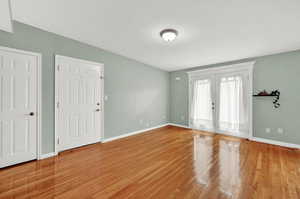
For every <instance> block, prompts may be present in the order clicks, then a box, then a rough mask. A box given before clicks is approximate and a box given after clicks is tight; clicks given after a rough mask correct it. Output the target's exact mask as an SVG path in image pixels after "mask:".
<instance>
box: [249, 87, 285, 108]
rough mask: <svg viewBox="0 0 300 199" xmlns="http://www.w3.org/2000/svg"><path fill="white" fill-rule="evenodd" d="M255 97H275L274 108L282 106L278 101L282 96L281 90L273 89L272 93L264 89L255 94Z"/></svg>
mask: <svg viewBox="0 0 300 199" xmlns="http://www.w3.org/2000/svg"><path fill="white" fill-rule="evenodd" d="M253 97H274V99H273V104H274V108H279V107H280V103H279V102H278V101H279V98H280V92H279V90H273V91H271V93H268V92H267V91H266V90H263V91H260V92H259V93H257V94H255V95H253Z"/></svg>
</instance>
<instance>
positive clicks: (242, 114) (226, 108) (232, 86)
mask: <svg viewBox="0 0 300 199" xmlns="http://www.w3.org/2000/svg"><path fill="white" fill-rule="evenodd" d="M248 82H249V81H248V78H247V75H246V74H242V73H240V74H238V73H237V74H223V75H217V76H216V91H217V92H216V98H217V99H216V100H217V101H216V103H217V107H216V108H217V111H216V130H217V131H218V132H221V133H225V134H230V135H236V136H240V137H244V136H247V135H248V131H249V130H248V129H249V118H248V111H249V102H248V93H249V91H248V89H249V86H248V85H249V84H248Z"/></svg>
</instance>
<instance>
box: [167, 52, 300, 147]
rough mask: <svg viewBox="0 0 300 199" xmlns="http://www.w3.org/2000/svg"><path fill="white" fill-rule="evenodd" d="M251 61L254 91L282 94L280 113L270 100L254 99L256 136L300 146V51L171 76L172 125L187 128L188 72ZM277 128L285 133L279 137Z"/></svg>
mask: <svg viewBox="0 0 300 199" xmlns="http://www.w3.org/2000/svg"><path fill="white" fill-rule="evenodd" d="M252 60H255V61H256V63H255V66H254V74H253V76H254V78H253V84H254V85H253V88H254V91H255V90H261V89H267V90H272V89H279V90H280V92H281V96H280V104H281V107H280V108H279V109H274V108H273V104H272V99H270V98H259V99H258V98H257V99H256V98H254V99H253V128H254V136H255V137H259V138H267V139H272V140H277V141H282V142H287V143H294V144H300V117H299V113H300V94H299V92H300V51H294V52H288V53H281V54H276V55H270V56H264V57H258V58H253V59H245V60H239V61H234V62H227V63H222V64H215V65H209V66H204V67H196V68H192V69H188V70H181V71H175V72H172V73H171V76H170V82H171V86H170V87H171V94H170V95H171V102H170V111H171V114H170V121H171V122H172V123H176V124H181V125H188V76H187V74H186V72H187V71H193V70H199V69H202V68H208V67H217V66H221V65H227V64H233V63H240V62H246V61H252ZM176 77H181V80H180V81H177V80H175V78H176ZM267 127H269V128H271V133H269V134H267V133H265V128H267ZM277 128H283V129H284V133H283V134H278V133H277Z"/></svg>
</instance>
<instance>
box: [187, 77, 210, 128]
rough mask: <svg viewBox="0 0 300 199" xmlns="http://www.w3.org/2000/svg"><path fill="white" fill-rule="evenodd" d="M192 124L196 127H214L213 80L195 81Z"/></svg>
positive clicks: (191, 115)
mask: <svg viewBox="0 0 300 199" xmlns="http://www.w3.org/2000/svg"><path fill="white" fill-rule="evenodd" d="M190 113H191V114H190V125H191V127H193V128H195V129H202V130H211V129H213V113H212V96H211V80H210V79H203V80H195V81H193V90H192V103H191V112H190Z"/></svg>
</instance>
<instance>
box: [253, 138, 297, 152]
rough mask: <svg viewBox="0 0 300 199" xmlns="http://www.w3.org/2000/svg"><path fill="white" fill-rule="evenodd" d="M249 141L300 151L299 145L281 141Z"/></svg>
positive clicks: (260, 139) (263, 139) (259, 139)
mask: <svg viewBox="0 0 300 199" xmlns="http://www.w3.org/2000/svg"><path fill="white" fill-rule="evenodd" d="M249 140H251V141H256V142H262V143H266V144H273V145H278V146H283V147H288V148H296V149H300V145H298V144H292V143H286V142H280V141H276V140H270V139H265V138H258V137H252V138H249Z"/></svg>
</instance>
